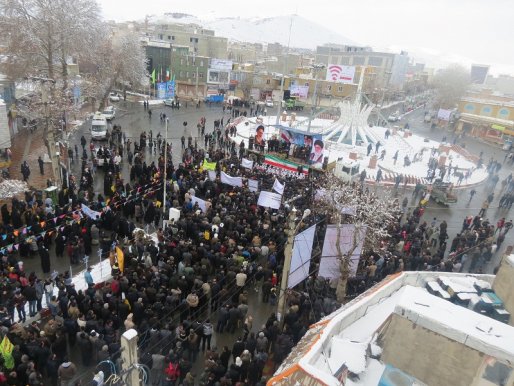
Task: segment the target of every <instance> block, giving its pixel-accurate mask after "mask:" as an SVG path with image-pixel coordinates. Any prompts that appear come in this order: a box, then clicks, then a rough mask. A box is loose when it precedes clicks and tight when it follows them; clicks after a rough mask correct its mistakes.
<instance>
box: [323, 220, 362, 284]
mask: <svg viewBox="0 0 514 386" xmlns="http://www.w3.org/2000/svg"><path fill="white" fill-rule="evenodd" d="M366 229H367V228H366V227H363V228H361V229H360V231H359V234H358V235H357V237H356V242H357V247H356V248H355V250H354V251H353V253H352V255H351V256H350V276H355V274H356V273H357V268H358V266H359V260H360V256H361V253H362V246H363V244H364V238H365V236H366ZM340 232H341V233H340V237H339V245H340V247H341V253H342V254H343V255H346V254H347V253H348V252H349V251H350V250H351V249H352V248H353V247H354V245H353V234H354V232H355V225H353V224H341V226H340ZM336 241H337V225H329V226H328V227H327V233H326V234H325V240H324V242H323V250H322V251H321V260H320V263H319V276H321V277H324V278H327V279H332V278H338V277H339V276H341V271H340V269H339V266H340V264H339V262H340V260H339V258H338V252H337V247H336Z"/></svg>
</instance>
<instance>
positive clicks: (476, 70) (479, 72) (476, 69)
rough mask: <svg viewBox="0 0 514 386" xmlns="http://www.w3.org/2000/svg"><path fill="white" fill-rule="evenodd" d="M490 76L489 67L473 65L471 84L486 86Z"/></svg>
mask: <svg viewBox="0 0 514 386" xmlns="http://www.w3.org/2000/svg"><path fill="white" fill-rule="evenodd" d="M488 74H489V66H486V65H482V64H472V65H471V83H475V84H484V83H485V81H486V80H487V75H488Z"/></svg>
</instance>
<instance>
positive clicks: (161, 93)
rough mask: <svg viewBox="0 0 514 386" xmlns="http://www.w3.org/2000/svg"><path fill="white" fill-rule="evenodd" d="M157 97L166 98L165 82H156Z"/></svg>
mask: <svg viewBox="0 0 514 386" xmlns="http://www.w3.org/2000/svg"><path fill="white" fill-rule="evenodd" d="M157 98H159V99H165V98H166V82H161V83H157Z"/></svg>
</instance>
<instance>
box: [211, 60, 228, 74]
mask: <svg viewBox="0 0 514 386" xmlns="http://www.w3.org/2000/svg"><path fill="white" fill-rule="evenodd" d="M232 64H233V62H232V60H226V59H216V58H212V59H211V65H210V66H209V68H212V69H213V70H222V71H232Z"/></svg>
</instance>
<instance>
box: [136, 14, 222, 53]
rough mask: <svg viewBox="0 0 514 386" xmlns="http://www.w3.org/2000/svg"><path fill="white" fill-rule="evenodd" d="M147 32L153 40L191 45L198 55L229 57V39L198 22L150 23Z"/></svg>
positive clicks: (192, 50)
mask: <svg viewBox="0 0 514 386" xmlns="http://www.w3.org/2000/svg"><path fill="white" fill-rule="evenodd" d="M145 34H146V36H147V37H148V38H150V39H152V40H157V41H161V42H167V43H171V44H173V45H179V46H187V47H190V51H191V52H192V53H194V54H196V55H198V56H207V57H211V58H220V59H227V53H228V52H227V47H228V39H227V38H224V37H219V36H215V33H214V30H209V29H205V28H202V27H200V26H198V25H196V24H177V23H164V22H163V23H158V24H149V25H148V26H147V27H146V29H145Z"/></svg>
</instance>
